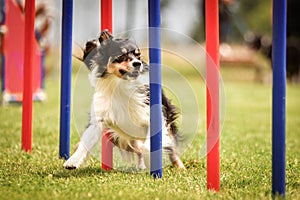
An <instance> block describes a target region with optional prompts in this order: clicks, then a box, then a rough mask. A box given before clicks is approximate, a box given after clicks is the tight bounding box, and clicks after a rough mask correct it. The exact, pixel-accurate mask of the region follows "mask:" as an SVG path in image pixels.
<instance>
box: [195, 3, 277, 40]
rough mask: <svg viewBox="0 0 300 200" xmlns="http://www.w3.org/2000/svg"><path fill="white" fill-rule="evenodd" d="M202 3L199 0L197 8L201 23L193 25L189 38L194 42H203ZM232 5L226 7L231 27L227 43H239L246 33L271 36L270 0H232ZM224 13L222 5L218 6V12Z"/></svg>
mask: <svg viewBox="0 0 300 200" xmlns="http://www.w3.org/2000/svg"><path fill="white" fill-rule="evenodd" d="M204 1H205V0H199V1H198V2H199V3H198V5H197V7H198V8H199V18H201V23H198V24H195V26H194V29H193V30H192V33H191V36H192V37H193V38H194V39H195V40H196V41H199V42H201V41H204V40H205V32H204V30H205V25H204V19H203V18H204V12H203V9H204V7H203V6H204ZM233 2H234V4H233V3H232V4H231V5H227V7H226V8H225V11H226V12H227V16H226V17H228V20H230V23H231V25H230V26H229V28H230V30H229V31H228V34H229V37H228V40H229V41H233V42H236V41H241V40H243V35H244V34H245V33H246V32H247V31H253V32H258V33H260V34H262V35H269V36H270V35H271V32H272V28H271V0H264V1H260V0H251V1H249V0H234V1H233ZM222 9H223V11H224V4H220V10H221V11H222Z"/></svg>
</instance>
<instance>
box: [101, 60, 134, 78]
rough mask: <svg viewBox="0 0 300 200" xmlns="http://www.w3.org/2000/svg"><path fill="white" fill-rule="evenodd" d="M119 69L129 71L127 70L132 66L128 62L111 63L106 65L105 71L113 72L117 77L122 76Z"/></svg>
mask: <svg viewBox="0 0 300 200" xmlns="http://www.w3.org/2000/svg"><path fill="white" fill-rule="evenodd" d="M120 70H124V71H126V72H129V71H132V70H133V68H132V67H131V66H130V65H129V62H121V63H112V64H110V65H109V66H108V67H107V73H109V74H114V75H116V76H117V77H119V78H121V77H122V74H121V73H120Z"/></svg>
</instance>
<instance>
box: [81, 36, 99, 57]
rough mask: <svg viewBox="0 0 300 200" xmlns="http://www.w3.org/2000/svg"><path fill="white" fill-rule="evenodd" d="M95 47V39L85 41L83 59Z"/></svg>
mask: <svg viewBox="0 0 300 200" xmlns="http://www.w3.org/2000/svg"><path fill="white" fill-rule="evenodd" d="M96 47H97V40H91V41H87V42H86V44H85V48H84V49H83V60H85V59H86V57H87V56H88V55H89V54H90V53H91V52H92V51H93V50H94V49H95V48H96Z"/></svg>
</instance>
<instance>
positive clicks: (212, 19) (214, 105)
mask: <svg viewBox="0 0 300 200" xmlns="http://www.w3.org/2000/svg"><path fill="white" fill-rule="evenodd" d="M205 20H206V22H205V26H206V55H207V57H206V112H207V113H206V123H207V124H206V128H207V144H206V149H207V160H206V164H207V166H206V168H207V169H206V170H207V188H208V189H209V190H215V191H219V190H220V116H219V66H220V64H219V63H220V60H219V8H218V0H206V2H205Z"/></svg>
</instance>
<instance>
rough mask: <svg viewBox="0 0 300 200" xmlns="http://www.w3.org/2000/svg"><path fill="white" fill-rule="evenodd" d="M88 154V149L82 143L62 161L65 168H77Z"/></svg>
mask: <svg viewBox="0 0 300 200" xmlns="http://www.w3.org/2000/svg"><path fill="white" fill-rule="evenodd" d="M87 156H88V151H87V150H86V149H85V148H84V147H83V145H80V144H79V146H78V148H77V150H76V151H75V153H74V154H73V155H72V156H71V157H70V158H69V159H68V160H67V161H66V162H65V163H64V167H65V168H66V169H77V168H79V167H80V166H81V165H82V164H83V163H84V161H85V159H86V157H87Z"/></svg>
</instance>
